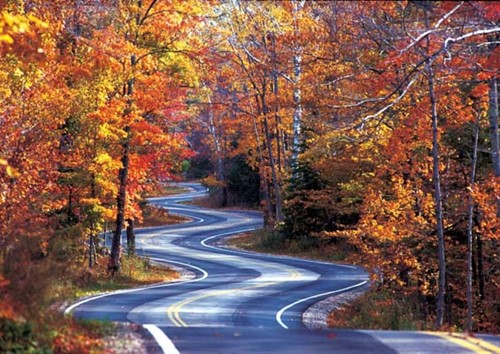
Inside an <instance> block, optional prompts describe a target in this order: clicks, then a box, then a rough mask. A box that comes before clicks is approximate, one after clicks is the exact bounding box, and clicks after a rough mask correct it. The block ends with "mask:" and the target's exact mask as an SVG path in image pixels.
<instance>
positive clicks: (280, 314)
mask: <svg viewBox="0 0 500 354" xmlns="http://www.w3.org/2000/svg"><path fill="white" fill-rule="evenodd" d="M366 283H368V281H367V280H364V281H362V282H361V283H358V284H355V285H351V286H348V287H347V288H343V289H339V290H334V291H329V292H326V293H322V294H317V295H313V296H309V297H306V298H304V299H300V300H298V301H295V302H293V303H291V304H289V305H286V306H285V307H283V308H282V309H281V310H279V311H278V312H277V313H276V321H277V322H278V323H279V325H280V326H281V327H283V328H284V329H288V326H287V325H286V324H284V323H283V321H282V320H281V316H282V315H283V313H284V312H285V311H286V310H288V309H290V308H292V307H293V306H295V305H298V304H300V303H302V302H304V301H308V300H311V299H314V298H317V297H322V296H326V295H333V294H336V293H340V292H342V291H347V290H351V289H354V288H357V287H360V286H362V285H365V284H366Z"/></svg>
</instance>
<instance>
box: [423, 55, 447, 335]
mask: <svg viewBox="0 0 500 354" xmlns="http://www.w3.org/2000/svg"><path fill="white" fill-rule="evenodd" d="M426 71H427V75H428V84H429V99H430V102H431V118H432V160H433V170H434V171H433V177H434V200H435V203H436V229H437V237H438V267H439V277H438V295H437V309H436V327H438V328H439V327H441V326H442V325H443V320H444V306H445V296H446V258H445V244H444V229H443V201H442V194H441V174H440V172H439V163H440V156H439V129H438V114H437V103H436V96H435V91H434V72H433V70H432V63H431V62H430V61H429V62H428V63H427V64H426Z"/></svg>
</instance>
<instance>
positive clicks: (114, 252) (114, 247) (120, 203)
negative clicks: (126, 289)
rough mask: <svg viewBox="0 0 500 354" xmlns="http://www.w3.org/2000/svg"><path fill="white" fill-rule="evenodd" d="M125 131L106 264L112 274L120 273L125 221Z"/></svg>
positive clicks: (126, 164)
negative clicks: (114, 217) (109, 250)
mask: <svg viewBox="0 0 500 354" xmlns="http://www.w3.org/2000/svg"><path fill="white" fill-rule="evenodd" d="M125 131H126V133H127V137H126V140H125V142H124V143H123V155H122V167H121V168H120V171H119V173H118V179H119V189H118V196H117V197H116V207H117V208H116V209H117V210H116V227H115V231H114V233H113V239H112V242H111V254H110V258H109V263H108V271H110V272H111V273H112V274H114V273H115V272H119V271H120V267H121V264H120V257H121V237H122V229H123V224H124V221H125V205H126V199H127V181H128V167H129V154H130V127H128V126H127V127H126V128H125Z"/></svg>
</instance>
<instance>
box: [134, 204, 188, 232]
mask: <svg viewBox="0 0 500 354" xmlns="http://www.w3.org/2000/svg"><path fill="white" fill-rule="evenodd" d="M140 207H141V210H142V217H143V219H142V221H141V222H139V223H137V225H136V226H137V227H153V226H162V225H174V224H182V223H185V222H188V221H189V218H186V217H183V216H180V215H176V214H169V213H168V211H167V210H165V209H163V208H159V207H157V206H154V205H152V204H147V203H141V205H140Z"/></svg>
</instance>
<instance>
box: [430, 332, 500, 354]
mask: <svg viewBox="0 0 500 354" xmlns="http://www.w3.org/2000/svg"><path fill="white" fill-rule="evenodd" d="M426 333H427V334H430V335H434V336H438V337H441V338H443V339H446V340H447V341H449V342H452V343H454V344H457V345H459V346H461V347H464V348H467V349H469V350H471V351H473V352H474V353H478V354H492V353H493V354H500V347H498V346H496V345H494V344H492V343H489V342H486V341H484V340H481V339H479V338H473V337H469V336H465V335H459V334H455V333H442V332H426Z"/></svg>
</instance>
